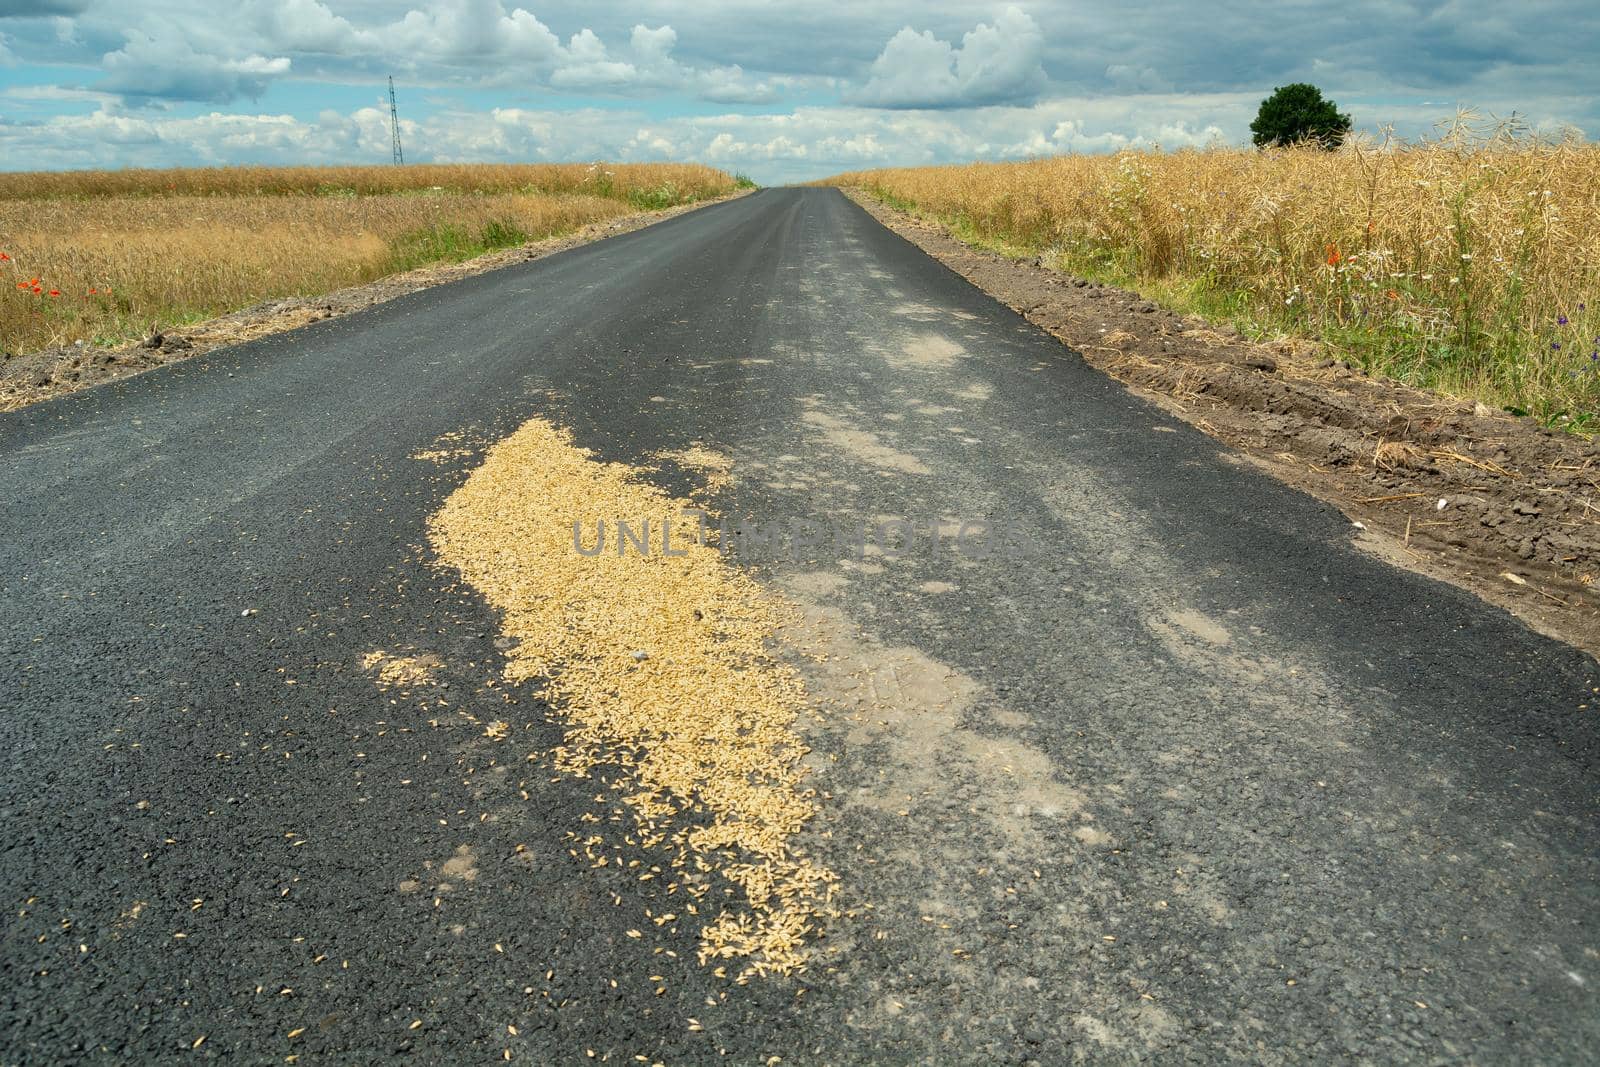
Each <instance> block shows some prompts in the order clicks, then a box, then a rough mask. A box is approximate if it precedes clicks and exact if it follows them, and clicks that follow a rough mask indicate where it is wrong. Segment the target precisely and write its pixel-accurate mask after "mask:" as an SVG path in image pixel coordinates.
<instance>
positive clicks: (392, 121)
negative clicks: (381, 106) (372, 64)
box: [389, 74, 406, 163]
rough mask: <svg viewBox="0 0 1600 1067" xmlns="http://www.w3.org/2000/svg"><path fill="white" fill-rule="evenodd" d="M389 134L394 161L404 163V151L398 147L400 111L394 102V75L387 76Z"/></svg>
mask: <svg viewBox="0 0 1600 1067" xmlns="http://www.w3.org/2000/svg"><path fill="white" fill-rule="evenodd" d="M389 133H390V135H391V136H392V137H393V139H394V161H395V162H396V163H404V162H405V161H406V153H405V149H403V148H401V147H400V109H399V108H398V107H396V106H395V102H394V75H392V74H391V75H389Z"/></svg>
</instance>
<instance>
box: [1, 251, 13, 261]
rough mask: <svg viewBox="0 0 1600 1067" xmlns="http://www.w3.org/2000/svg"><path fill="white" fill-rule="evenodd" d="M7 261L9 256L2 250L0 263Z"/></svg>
mask: <svg viewBox="0 0 1600 1067" xmlns="http://www.w3.org/2000/svg"><path fill="white" fill-rule="evenodd" d="M9 262H11V257H10V256H8V255H6V254H5V253H4V252H0V263H9Z"/></svg>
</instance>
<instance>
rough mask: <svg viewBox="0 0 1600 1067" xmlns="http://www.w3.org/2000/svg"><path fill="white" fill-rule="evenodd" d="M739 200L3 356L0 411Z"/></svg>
mask: <svg viewBox="0 0 1600 1067" xmlns="http://www.w3.org/2000/svg"><path fill="white" fill-rule="evenodd" d="M743 195H745V193H744V192H743V191H741V192H737V193H734V194H733V195H732V196H730V197H723V198H722V199H720V200H705V201H701V202H699V203H695V204H685V205H682V206H680V207H671V208H666V209H664V210H661V211H640V212H637V213H635V214H631V215H621V216H618V217H616V218H612V219H606V220H605V221H603V222H596V223H592V224H590V225H588V226H585V227H583V228H582V229H580V230H577V231H575V232H573V233H569V234H565V235H563V236H560V237H548V238H545V239H544V240H540V241H532V242H530V243H528V244H525V245H519V246H518V247H516V248H506V249H502V250H500V251H498V252H489V253H487V254H485V255H482V256H478V257H477V258H475V259H469V260H467V261H465V262H463V263H439V264H434V265H431V266H426V267H418V268H417V269H415V270H409V271H405V272H404V273H401V274H391V275H389V276H388V277H385V278H379V279H378V280H376V281H372V282H367V283H365V284H363V285H355V286H351V287H349V288H347V289H339V290H336V291H334V292H331V293H327V294H324V295H322V296H309V297H302V296H293V297H284V298H282V299H278V300H266V301H263V302H261V303H259V304H253V305H251V306H250V307H247V308H244V309H243V310H240V311H235V312H233V313H231V314H228V315H223V316H221V317H219V318H215V319H208V320H207V321H205V322H198V323H193V324H190V325H187V326H175V327H173V328H172V329H170V330H164V331H162V332H161V333H157V334H154V335H152V336H150V337H147V338H145V339H143V340H142V341H133V342H129V343H127V344H124V345H120V346H116V347H106V348H102V347H99V346H96V345H69V346H66V347H61V348H47V349H43V350H41V351H38V352H29V353H25V354H22V355H12V354H9V353H7V354H3V355H0V412H3V411H15V410H16V409H17V408H21V407H26V406H28V405H29V404H36V403H38V402H39V401H41V400H48V399H50V398H51V397H56V396H61V395H63V394H66V393H75V392H77V391H78V390H79V389H87V388H89V387H90V386H95V385H102V384H104V383H106V382H111V381H117V380H119V379H122V378H127V377H130V376H132V375H135V374H140V373H143V372H144V371H147V370H152V369H154V368H156V367H162V366H165V365H167V364H168V363H176V362H178V361H180V360H185V359H192V358H193V357H195V356H198V355H202V354H204V353H206V352H210V351H212V350H213V349H217V348H222V347H225V346H227V345H236V344H241V343H243V342H245V341H253V340H255V339H256V338H258V337H264V336H266V335H268V334H274V333H283V332H284V331H285V330H293V329H297V328H298V327H301V326H305V325H307V324H309V323H313V322H320V321H321V320H323V319H329V318H333V317H334V316H336V315H348V314H349V313H350V312H352V311H360V310H361V309H362V308H366V307H371V306H372V305H373V304H381V303H383V302H384V301H386V300H393V299H394V298H395V297H397V296H404V295H405V294H406V293H413V292H416V291H417V290H418V289H426V288H428V287H430V286H434V285H443V284H444V283H446V282H453V281H456V280H457V279H460V278H466V277H470V276H472V275H474V274H483V273H485V272H486V271H491V270H499V269H500V268H501V267H509V266H511V265H513V264H516V263H527V262H529V261H530V260H535V259H542V258H544V257H545V256H550V255H554V254H555V253H557V252H565V251H566V250H568V249H570V248H576V247H577V246H579V245H584V244H588V243H589V242H591V241H599V240H603V239H604V238H607V237H615V236H616V235H618V234H621V233H628V232H630V231H633V230H637V229H641V228H643V227H645V226H649V225H652V224H654V223H657V222H660V221H662V220H663V219H669V218H672V217H673V216H675V215H681V214H683V213H684V212H686V211H693V210H695V209H696V208H701V207H706V206H708V205H710V204H715V203H721V202H722V201H723V200H729V199H733V197H738V196H743Z"/></svg>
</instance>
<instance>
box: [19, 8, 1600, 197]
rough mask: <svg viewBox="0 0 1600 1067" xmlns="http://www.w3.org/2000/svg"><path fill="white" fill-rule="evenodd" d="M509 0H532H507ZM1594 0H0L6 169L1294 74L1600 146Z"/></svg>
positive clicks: (1124, 93) (575, 153)
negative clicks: (393, 89)
mask: <svg viewBox="0 0 1600 1067" xmlns="http://www.w3.org/2000/svg"><path fill="white" fill-rule="evenodd" d="M519 2H520V3H521V4H523V5H526V6H518V5H519ZM1597 46H1600V7H1597V5H1596V4H1595V2H1594V0H1525V2H1519V3H1506V2H1504V0H1344V2H1341V3H1339V4H1332V3H1327V2H1325V0H1225V2H1222V3H1215V4H1214V3H1206V2H1203V0H1158V2H1154V3H1145V4H1137V5H1126V4H1119V3H1106V2H1104V0H1099V2H1093V3H1091V2H1087V0H1072V2H1043V0H1040V2H1018V3H1015V4H1008V3H1004V2H1002V3H997V4H981V3H980V4H972V3H965V4H950V3H939V2H931V3H930V2H923V3H881V2H876V0H844V2H841V0H807V2H806V3H802V4H794V3H786V4H782V5H777V4H756V3H739V2H731V0H699V2H696V3H693V4H689V3H665V2H636V3H604V2H591V3H585V4H582V5H577V4H566V5H559V4H553V3H547V2H544V0H437V2H432V3H425V2H423V0H0V169H4V170H33V169H55V168H66V167H113V166H126V165H136V166H179V165H197V164H201V165H211V164H228V163H307V162H311V163H355V162H379V163H382V162H387V161H388V159H389V131H388V108H387V101H386V98H385V78H386V77H387V76H388V75H390V74H392V75H393V76H394V79H395V82H396V85H397V87H398V91H399V95H400V112H401V119H402V125H403V136H404V141H405V146H406V158H407V159H408V160H414V161H423V160H574V159H584V160H587V159H612V160H634V159H637V160H651V159H692V160H699V161H703V162H706V163H712V164H715V165H717V166H721V167H724V168H727V169H730V170H741V171H744V172H745V173H747V174H750V175H751V176H753V177H755V178H756V179H758V180H760V181H762V182H766V183H776V182H782V181H792V180H799V179H805V178H811V177H820V176H823V175H827V174H831V173H835V172H837V171H840V170H847V169H856V168H860V167H867V166H883V165H894V164H919V163H929V162H947V161H958V160H968V159H975V158H1018V157H1026V156H1029V155H1039V154H1045V153H1053V152H1063V151H1081V152H1101V151H1110V150H1114V149H1116V148H1118V147H1120V146H1123V145H1129V144H1134V145H1141V144H1149V143H1159V144H1161V145H1164V146H1169V147H1177V146H1182V145H1191V144H1204V143H1206V142H1208V141H1210V140H1213V139H1217V140H1222V141H1225V142H1243V141H1245V140H1246V139H1247V138H1248V136H1249V131H1248V126H1249V122H1250V119H1251V118H1252V117H1253V115H1254V113H1255V108H1256V106H1257V104H1258V103H1259V102H1260V100H1261V98H1262V96H1264V95H1265V94H1266V93H1267V92H1269V91H1270V90H1271V89H1272V87H1273V86H1275V85H1280V84H1283V83H1285V82H1290V81H1311V82H1315V83H1316V84H1317V85H1319V86H1321V87H1323V88H1324V90H1325V91H1327V92H1328V93H1329V95H1331V96H1332V97H1334V99H1336V100H1337V101H1338V103H1339V105H1340V106H1341V108H1343V109H1344V110H1348V111H1350V112H1352V113H1353V115H1354V118H1355V121H1356V124H1357V126H1358V127H1361V128H1366V129H1376V128H1378V127H1379V126H1381V125H1384V124H1392V125H1393V126H1394V127H1395V128H1396V129H1397V130H1398V131H1399V132H1400V133H1401V134H1403V135H1406V136H1415V135H1417V134H1421V133H1426V132H1428V131H1429V130H1430V129H1431V127H1432V125H1433V123H1434V122H1435V121H1437V120H1438V119H1440V118H1442V117H1445V116H1448V115H1450V114H1452V113H1453V112H1454V111H1455V109H1456V107H1457V106H1458V105H1463V106H1471V107H1476V108H1478V109H1480V110H1481V111H1484V112H1488V113H1493V114H1497V115H1501V116H1505V115H1510V114H1511V113H1513V112H1515V113H1517V114H1518V115H1519V116H1521V117H1522V118H1523V119H1524V120H1525V121H1526V122H1527V123H1528V124H1529V125H1532V126H1535V127H1542V128H1545V129H1548V130H1551V131H1556V130H1558V129H1560V128H1562V127H1564V126H1572V127H1576V128H1578V129H1580V130H1582V131H1584V132H1585V133H1587V134H1588V135H1589V136H1590V137H1600V60H1597V58H1596V54H1597Z"/></svg>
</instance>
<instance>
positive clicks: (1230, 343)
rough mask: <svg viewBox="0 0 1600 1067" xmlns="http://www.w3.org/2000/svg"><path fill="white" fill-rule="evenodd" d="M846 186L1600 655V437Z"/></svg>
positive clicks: (1369, 542)
mask: <svg viewBox="0 0 1600 1067" xmlns="http://www.w3.org/2000/svg"><path fill="white" fill-rule="evenodd" d="M847 195H849V196H851V198H852V199H854V200H855V201H856V202H857V203H859V204H860V205H861V206H862V207H863V208H865V209H866V210H867V211H868V212H870V213H871V214H872V215H873V216H874V217H875V218H877V219H878V221H880V222H882V223H883V224H884V225H885V226H887V227H888V228H889V229H891V230H893V231H894V232H896V233H898V234H899V235H900V236H902V237H904V238H906V239H907V240H909V241H911V242H912V243H913V244H915V245H917V246H918V247H920V248H921V249H922V250H923V251H925V252H926V253H928V254H929V255H930V256H932V257H933V258H934V259H937V260H939V261H940V262H941V263H943V264H945V265H946V266H947V267H949V268H950V269H951V270H953V271H955V272H956V273H957V274H960V275H961V276H962V277H964V278H966V279H967V280H968V281H969V282H971V283H972V284H973V285H975V286H977V287H978V288H979V289H982V290H983V291H984V292H986V293H988V294H990V295H991V296H993V297H994V298H995V299H997V300H999V301H1000V302H1001V303H1004V304H1006V305H1008V306H1009V307H1011V308H1013V309H1015V310H1016V311H1018V312H1019V313H1021V314H1022V315H1024V316H1026V317H1027V319H1028V320H1029V321H1030V322H1032V323H1034V324H1035V325H1037V326H1039V327H1041V328H1043V329H1045V330H1047V331H1048V332H1050V333H1051V334H1053V335H1055V336H1056V337H1057V338H1059V339H1060V340H1061V341H1062V342H1064V343H1065V344H1067V345H1069V346H1070V347H1072V348H1073V349H1074V350H1076V351H1077V352H1079V353H1081V354H1082V356H1083V358H1084V359H1085V360H1087V361H1088V362H1089V363H1090V364H1091V365H1092V366H1094V367H1096V368H1098V369H1100V370H1102V371H1104V372H1105V373H1107V374H1109V375H1111V376H1112V377H1114V378H1116V379H1117V380H1118V381H1121V382H1123V383H1125V384H1127V385H1128V386H1129V387H1131V388H1132V389H1133V390H1134V391H1135V392H1137V393H1139V394H1141V395H1144V396H1146V397H1148V398H1150V399H1152V400H1154V401H1156V402H1157V403H1159V404H1160V405H1161V406H1162V407H1164V408H1166V409H1167V410H1169V411H1171V412H1173V413H1174V414H1176V415H1178V416H1179V417H1181V418H1183V419H1184V420H1185V421H1187V422H1189V423H1191V424H1193V425H1194V426H1197V427H1198V428H1200V429H1201V430H1204V431H1205V432H1206V433H1208V434H1210V435H1211V436H1213V437H1215V438H1217V439H1218V440H1221V441H1224V442H1226V443H1227V444H1228V445H1230V446H1231V447H1232V448H1234V449H1235V450H1237V451H1238V452H1239V453H1241V454H1242V455H1244V456H1245V457H1247V458H1248V459H1249V460H1251V461H1252V462H1254V463H1256V464H1258V465H1259V466H1261V467H1262V468H1263V469H1265V470H1267V471H1269V472H1270V473H1272V474H1273V475H1275V476H1276V477H1278V478H1280V479H1282V480H1283V481H1285V482H1288V483H1289V484H1291V485H1294V486H1296V487H1297V488H1300V489H1302V490H1304V491H1306V492H1308V493H1311V494H1312V495H1314V496H1316V497H1318V498H1320V499H1322V500H1326V501H1328V502H1329V503H1331V504H1333V505H1335V506H1336V507H1338V508H1339V509H1340V510H1341V511H1343V512H1344V513H1345V514H1346V515H1347V516H1349V517H1350V519H1351V521H1352V522H1354V523H1356V524H1358V526H1359V536H1358V538H1357V541H1358V543H1359V544H1361V545H1362V546H1363V547H1365V548H1368V549H1369V550H1371V551H1373V552H1376V553H1378V554H1380V555H1382V556H1384V557H1385V558H1387V559H1389V560H1390V561H1392V562H1394V563H1396V564H1399V565H1401V566H1405V567H1408V568H1410V569H1412V570H1416V571H1420V572H1422V573H1425V574H1428V575H1430V576H1432V577H1435V578H1439V579H1442V580H1445V581H1448V582H1451V583H1453V584H1455V585H1458V586H1461V587H1463V588H1465V589H1468V590H1470V591H1472V592H1474V593H1476V594H1478V595H1479V596H1481V597H1483V598H1484V599H1485V600H1488V601H1490V602H1491V603H1494V604H1497V605H1500V606H1501V607H1504V608H1506V609H1507V610H1509V611H1511V612H1512V613H1513V614H1515V615H1517V616H1518V617H1519V618H1521V619H1522V620H1523V621H1525V622H1526V623H1528V624H1529V625H1530V626H1532V627H1533V628H1535V629H1537V630H1539V631H1541V632H1543V633H1546V634H1549V635H1550V636H1553V637H1556V638H1559V639H1561V640H1564V641H1567V642H1569V643H1571V644H1573V645H1576V646H1577V647H1579V648H1582V649H1584V650H1585V651H1587V652H1589V653H1590V654H1591V655H1600V589H1597V587H1596V585H1595V584H1591V583H1595V582H1596V581H1597V579H1600V562H1597V561H1600V445H1596V444H1595V443H1592V442H1588V441H1585V440H1583V439H1581V438H1578V437H1574V436H1571V435H1567V434H1559V433H1556V432H1553V431H1550V430H1547V429H1545V428H1544V427H1542V426H1540V425H1539V424H1538V423H1536V422H1535V421H1534V420H1532V419H1528V418H1515V417H1512V416H1509V415H1504V414H1500V413H1497V412H1494V411H1492V410H1490V409H1489V408H1487V407H1484V406H1482V405H1478V404H1472V403H1463V402H1462V401H1459V400H1453V399H1450V398H1447V397H1442V396H1439V395H1437V394H1432V393H1427V392H1423V391H1420V390H1417V389H1411V388H1408V387H1406V386H1403V385H1399V384H1396V383H1394V382H1391V381H1386V380H1382V379H1376V378H1371V377H1368V376H1366V375H1365V374H1363V373H1362V372H1360V371H1358V370H1355V369H1352V368H1351V367H1349V366H1347V365H1345V364H1342V363H1339V362H1336V361H1335V360H1333V359H1331V358H1329V357H1328V356H1327V355H1326V354H1325V353H1324V352H1323V351H1322V350H1321V348H1320V346H1318V345H1317V344H1315V343H1314V342H1308V341H1281V342H1274V343H1270V344H1256V343H1252V342H1250V341H1246V340H1244V339H1242V338H1241V337H1239V335H1238V334H1237V332H1236V331H1234V330H1233V329H1232V328H1231V327H1216V326H1213V325H1210V324H1208V323H1206V322H1205V321H1203V320H1200V319H1197V318H1194V317H1192V316H1184V315H1180V314H1178V313H1177V312H1173V311H1170V310H1168V309H1166V308H1163V307H1161V306H1159V305H1157V304H1155V303H1154V302H1152V301H1149V300H1145V299H1143V298H1142V297H1141V296H1140V295H1139V294H1138V293H1134V292H1129V291H1127V290H1123V289H1116V288H1113V287H1110V286H1105V285H1101V284H1099V283H1096V282H1091V281H1088V280H1086V279H1083V278H1074V277H1072V276H1070V275H1067V274H1063V273H1061V272H1060V271H1056V270H1052V269H1049V268H1047V267H1045V266H1044V265H1043V263H1042V262H1041V261H1040V260H1038V259H1030V260H1017V259H1009V258H1007V257H1005V256H1002V255H999V254H997V253H994V252H990V251H986V250H983V249H977V248H974V247H972V246H971V245H968V244H966V243H964V242H962V241H960V240H959V239H957V238H955V237H954V236H952V235H951V233H950V232H949V230H948V229H946V228H945V227H943V226H941V225H938V224H937V223H932V222H928V221H926V220H923V219H919V218H916V217H914V216H912V215H909V214H907V213H905V212H902V211H898V210H896V209H894V208H891V207H889V206H887V205H885V204H883V203H881V202H879V201H877V200H876V199H874V198H872V197H870V196H868V195H866V194H864V193H862V192H859V191H856V190H848V191H847Z"/></svg>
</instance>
